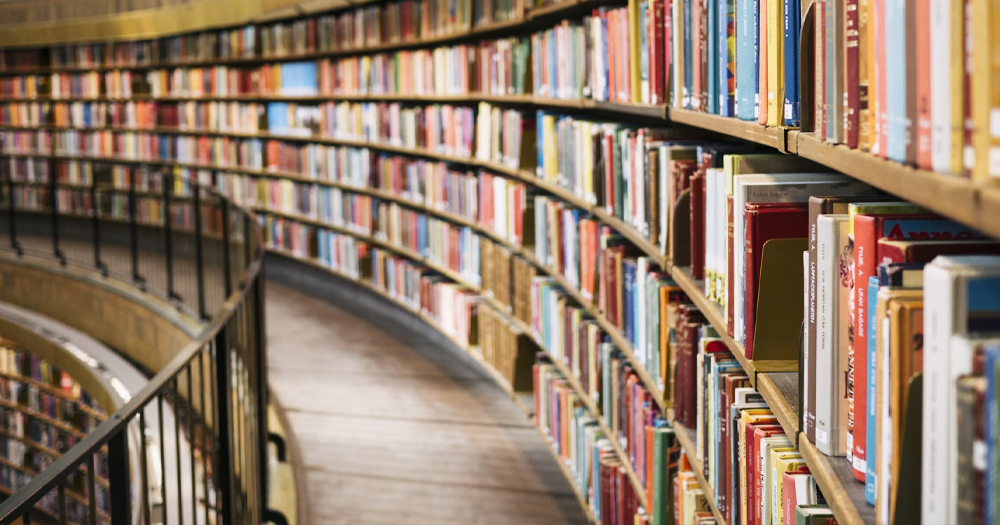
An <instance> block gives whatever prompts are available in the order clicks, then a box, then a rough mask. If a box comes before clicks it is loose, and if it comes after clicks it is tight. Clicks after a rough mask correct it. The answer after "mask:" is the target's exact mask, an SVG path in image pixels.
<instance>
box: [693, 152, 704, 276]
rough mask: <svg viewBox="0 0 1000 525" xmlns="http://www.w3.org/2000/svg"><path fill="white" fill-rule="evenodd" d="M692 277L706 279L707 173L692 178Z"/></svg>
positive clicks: (702, 171)
mask: <svg viewBox="0 0 1000 525" xmlns="http://www.w3.org/2000/svg"><path fill="white" fill-rule="evenodd" d="M691 276H692V278H694V279H704V278H705V172H704V170H699V171H698V172H696V173H695V174H694V175H693V176H692V177H691Z"/></svg>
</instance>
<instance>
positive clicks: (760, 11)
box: [755, 0, 775, 126]
mask: <svg viewBox="0 0 1000 525" xmlns="http://www.w3.org/2000/svg"><path fill="white" fill-rule="evenodd" d="M774 2H775V0H758V4H757V24H756V26H755V28H756V35H755V40H756V42H757V111H756V115H757V116H756V119H757V123H758V124H760V125H762V126H765V125H767V109H768V95H769V94H770V91H769V86H768V80H769V77H768V70H769V68H770V58H769V57H770V54H769V47H768V46H769V45H770V38H771V35H770V34H769V33H770V31H768V20H770V18H769V17H768V15H769V12H770V8H771V7H772V6H773V4H774Z"/></svg>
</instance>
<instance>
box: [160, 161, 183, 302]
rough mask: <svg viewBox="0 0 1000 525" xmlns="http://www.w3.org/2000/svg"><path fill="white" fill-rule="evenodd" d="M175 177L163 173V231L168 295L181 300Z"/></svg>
mask: <svg viewBox="0 0 1000 525" xmlns="http://www.w3.org/2000/svg"><path fill="white" fill-rule="evenodd" d="M173 188H174V177H173V175H171V174H170V173H169V172H167V173H164V174H163V231H164V232H165V234H166V252H167V261H166V262H167V297H169V298H171V299H175V300H177V301H180V300H181V298H180V296H178V295H177V292H175V291H174V235H173V232H172V231H171V228H172V224H171V220H170V219H171V215H172V213H171V196H172V195H173Z"/></svg>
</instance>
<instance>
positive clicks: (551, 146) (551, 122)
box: [542, 115, 559, 182]
mask: <svg viewBox="0 0 1000 525" xmlns="http://www.w3.org/2000/svg"><path fill="white" fill-rule="evenodd" d="M542 133H543V134H544V136H545V138H544V147H545V152H544V155H545V158H544V159H543V163H544V166H545V168H544V173H543V177H542V178H544V179H545V180H547V181H550V182H555V180H556V179H557V178H558V177H559V166H558V163H557V160H558V154H559V153H558V148H557V145H556V118H555V116H553V115H545V116H543V117H542Z"/></svg>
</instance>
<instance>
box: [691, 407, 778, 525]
mask: <svg viewBox="0 0 1000 525" xmlns="http://www.w3.org/2000/svg"><path fill="white" fill-rule="evenodd" d="M671 427H672V428H673V429H674V435H675V436H677V439H678V440H679V441H680V442H681V448H683V449H684V455H685V456H687V458H688V463H691V469H692V470H694V477H695V478H697V479H698V484H699V485H701V489H702V490H704V491H705V499H706V500H708V506H709V508H711V509H712V515H713V516H715V521H716V523H717V524H718V525H726V524H727V523H728V522H727V521H726V518H725V517H723V515H722V512H720V511H719V507H718V505H716V503H715V489H714V488H713V487H712V486H711V485H709V484H708V480H706V479H705V472H704V468H703V467H702V464H701V462H700V461H698V457H697V455H696V454H697V452H696V451H697V449H696V448H695V439H696V436H695V435H694V430H691V429H689V428H687V427H685V426H684V425H681V423H680V421H673V422H672V423H671ZM789 525H791V524H789Z"/></svg>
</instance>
